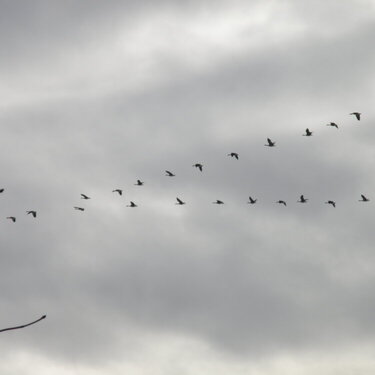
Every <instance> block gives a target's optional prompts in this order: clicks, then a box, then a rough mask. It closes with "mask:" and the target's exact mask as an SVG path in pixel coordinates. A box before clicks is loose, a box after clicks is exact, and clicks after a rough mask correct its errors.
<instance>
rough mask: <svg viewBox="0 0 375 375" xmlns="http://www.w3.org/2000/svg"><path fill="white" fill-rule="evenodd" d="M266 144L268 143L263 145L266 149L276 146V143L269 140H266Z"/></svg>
mask: <svg viewBox="0 0 375 375" xmlns="http://www.w3.org/2000/svg"><path fill="white" fill-rule="evenodd" d="M267 142H268V143H267V144H266V145H265V146H267V147H275V145H276V142H273V141H271V139H270V138H267Z"/></svg>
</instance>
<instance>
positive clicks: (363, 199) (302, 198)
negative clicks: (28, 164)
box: [0, 112, 370, 223]
mask: <svg viewBox="0 0 375 375" xmlns="http://www.w3.org/2000/svg"><path fill="white" fill-rule="evenodd" d="M350 115H353V116H355V117H356V119H357V120H358V121H360V120H361V113H360V112H352V113H350ZM327 126H330V127H334V128H336V129H338V128H339V126H338V125H337V124H336V123H335V122H330V123H328V124H327ZM302 135H303V136H306V137H311V136H312V135H313V132H312V131H311V130H310V129H309V128H307V129H306V130H305V134H302ZM264 146H266V147H276V142H275V141H272V140H271V139H270V138H267V143H266V144H265V145H264ZM228 156H230V157H232V158H235V159H237V160H239V154H238V153H237V152H231V153H229V154H228ZM193 167H195V168H197V169H198V170H199V171H200V172H203V164H201V163H195V164H193ZM165 176H167V177H175V176H176V175H175V173H173V172H171V171H169V170H166V171H165ZM134 185H136V186H143V185H144V181H141V180H137V181H136V183H135V184H134ZM4 190H5V189H4V188H1V189H0V193H3V192H4ZM112 192H113V193H116V194H118V195H120V196H122V194H123V190H122V189H114V190H112ZM81 199H84V200H88V199H91V197H89V196H88V195H86V194H83V193H81ZM308 200H309V199H308V198H305V196H304V195H303V194H302V195H300V198H299V200H298V201H297V202H298V203H307V202H308ZM369 201H370V199H369V198H367V197H366V196H365V195H363V194H361V199H360V200H359V202H369ZM212 203H213V204H217V205H222V204H224V202H223V201H222V200H220V199H217V200H216V201H214V202H212ZM247 203H248V204H251V205H253V204H256V203H257V199H256V198H253V197H251V196H249V200H248V201H247ZM276 203H278V204H280V205H283V206H285V207H286V206H287V202H286V201H285V200H282V199H280V200H278V201H276ZM324 203H326V204H329V205H331V206H332V207H336V202H335V201H333V200H328V201H326V202H324ZM175 204H176V205H178V206H182V205H184V204H186V202H185V201H183V200H182V199H181V198H179V197H176V203H175ZM127 207H131V208H135V207H138V205H137V204H136V203H135V202H133V201H130V203H129V204H128V205H127ZM73 208H74V209H75V210H77V211H85V208H84V207H82V206H74V207H73ZM26 214H27V215H31V216H32V217H33V218H34V219H35V218H36V217H37V211H36V210H28V211H26ZM7 219H8V220H11V221H12V222H13V223H15V222H16V220H17V219H16V217H15V216H7Z"/></svg>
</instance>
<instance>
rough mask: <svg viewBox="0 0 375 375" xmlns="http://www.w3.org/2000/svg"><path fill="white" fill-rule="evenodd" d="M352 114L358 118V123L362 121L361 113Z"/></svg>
mask: <svg viewBox="0 0 375 375" xmlns="http://www.w3.org/2000/svg"><path fill="white" fill-rule="evenodd" d="M350 114H351V115H354V116H355V117H356V118H357V120H358V121H359V120H360V119H361V113H359V112H352V113H350Z"/></svg>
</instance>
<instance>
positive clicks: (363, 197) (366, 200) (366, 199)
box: [359, 194, 370, 202]
mask: <svg viewBox="0 0 375 375" xmlns="http://www.w3.org/2000/svg"><path fill="white" fill-rule="evenodd" d="M361 197H362V199H360V200H359V202H369V201H370V199H368V198H366V197H365V196H364V195H363V194H361Z"/></svg>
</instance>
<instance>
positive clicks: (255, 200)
mask: <svg viewBox="0 0 375 375" xmlns="http://www.w3.org/2000/svg"><path fill="white" fill-rule="evenodd" d="M257 200H258V199H253V198H251V197H249V202H247V203H249V204H255V203H256V202H257Z"/></svg>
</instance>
